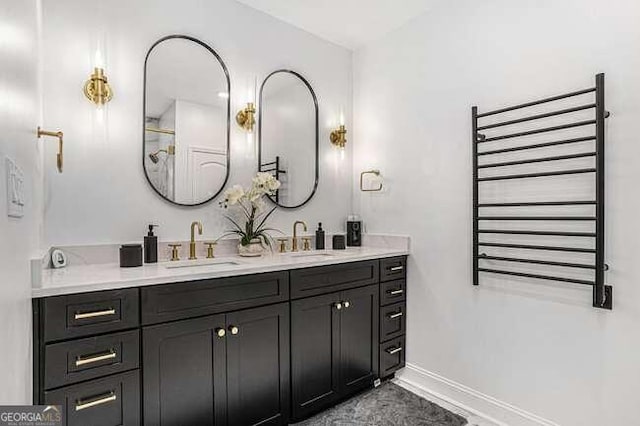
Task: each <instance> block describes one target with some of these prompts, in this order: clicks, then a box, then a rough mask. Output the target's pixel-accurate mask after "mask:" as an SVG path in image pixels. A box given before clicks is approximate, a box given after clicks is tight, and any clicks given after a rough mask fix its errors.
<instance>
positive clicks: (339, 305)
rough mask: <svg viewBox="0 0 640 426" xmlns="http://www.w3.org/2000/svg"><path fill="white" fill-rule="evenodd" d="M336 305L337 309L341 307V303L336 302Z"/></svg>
mask: <svg viewBox="0 0 640 426" xmlns="http://www.w3.org/2000/svg"><path fill="white" fill-rule="evenodd" d="M334 306H335V307H336V309H337V310H340V309H342V303H340V302H338V303H336V304H335V305H334Z"/></svg>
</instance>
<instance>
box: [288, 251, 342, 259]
mask: <svg viewBox="0 0 640 426" xmlns="http://www.w3.org/2000/svg"><path fill="white" fill-rule="evenodd" d="M289 256H290V257H297V258H304V259H327V258H330V257H334V256H336V253H332V252H326V251H321V252H308V253H304V252H303V253H291V254H290V255H289Z"/></svg>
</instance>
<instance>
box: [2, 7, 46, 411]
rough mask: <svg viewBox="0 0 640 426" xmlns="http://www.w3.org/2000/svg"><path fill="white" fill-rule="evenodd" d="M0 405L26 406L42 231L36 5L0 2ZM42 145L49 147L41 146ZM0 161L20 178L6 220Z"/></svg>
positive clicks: (29, 390)
mask: <svg viewBox="0 0 640 426" xmlns="http://www.w3.org/2000/svg"><path fill="white" fill-rule="evenodd" d="M0 10H2V13H0V129H1V131H0V342H2V344H1V345H0V346H1V347H2V350H1V351H0V377H1V378H2V379H0V404H2V405H7V404H30V403H31V350H32V348H31V333H32V331H31V281H30V275H29V259H30V258H31V257H32V256H33V255H35V254H37V252H38V241H39V236H40V234H41V226H42V205H41V201H40V200H41V197H42V173H41V160H40V149H39V148H40V147H41V144H42V142H39V141H38V140H37V138H36V135H35V133H36V127H37V126H38V124H39V122H38V121H39V101H40V99H39V97H38V57H37V54H38V28H39V18H38V16H39V2H37V1H35V0H29V1H27V0H2V1H0ZM46 143H50V142H49V141H47V142H46ZM5 156H6V157H9V158H11V159H12V160H13V161H14V162H15V163H16V164H17V165H18V166H19V167H20V168H21V169H22V171H23V172H24V174H25V179H26V180H25V190H26V192H25V195H26V196H25V215H24V217H22V218H19V219H18V218H8V217H7V213H6V212H7V193H6V185H7V183H6V170H5Z"/></svg>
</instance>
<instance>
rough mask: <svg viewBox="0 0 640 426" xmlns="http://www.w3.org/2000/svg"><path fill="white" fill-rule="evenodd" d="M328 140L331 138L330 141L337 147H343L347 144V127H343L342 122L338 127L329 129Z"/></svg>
mask: <svg viewBox="0 0 640 426" xmlns="http://www.w3.org/2000/svg"><path fill="white" fill-rule="evenodd" d="M329 140H331V143H332V144H334V145H335V146H337V147H338V148H344V147H345V145H346V144H347V129H346V128H345V126H344V124H341V125H340V127H339V128H337V129H335V130H332V131H331V134H330V135H329Z"/></svg>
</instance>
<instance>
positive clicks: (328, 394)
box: [33, 257, 406, 426]
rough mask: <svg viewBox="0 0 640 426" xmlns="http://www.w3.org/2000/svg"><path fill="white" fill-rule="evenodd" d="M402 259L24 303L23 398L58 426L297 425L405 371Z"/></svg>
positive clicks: (52, 298) (43, 299)
mask: <svg viewBox="0 0 640 426" xmlns="http://www.w3.org/2000/svg"><path fill="white" fill-rule="evenodd" d="M405 264H406V261H405V258H404V257H399V258H390V259H382V260H372V261H363V262H353V263H345V264H338V265H329V266H322V267H314V268H307V269H299V270H292V271H282V272H272V273H266V274H256V275H246V276H240V277H231V278H219V279H210V280H200V281H194V282H185V283H177V284H165V285H157V286H149V287H142V288H133V289H125V290H109V291H100V292H93V293H83V294H76V295H68V296H55V297H48V298H42V299H34V302H33V308H34V403H35V404H55V405H62V406H63V409H64V410H65V414H66V415H65V424H66V425H67V426H123V425H124V426H130V425H140V424H144V425H150V426H151V425H153V426H155V425H163V426H167V425H168V426H171V425H230V426H235V425H284V424H288V423H289V422H290V421H291V420H292V419H293V420H296V421H297V420H301V419H303V418H305V417H308V416H310V415H311V414H313V413H315V412H317V411H320V410H322V409H324V408H327V407H329V406H331V405H333V404H335V403H337V402H338V401H340V400H342V399H344V398H345V397H347V396H349V395H352V394H354V393H356V392H358V391H360V390H363V389H365V388H367V387H370V386H372V385H373V384H374V383H375V381H376V379H378V378H379V377H389V376H391V375H393V373H394V372H395V371H396V370H397V369H399V368H401V367H402V366H403V365H404V344H405V338H404V332H405V318H404V314H405V312H404V311H405V309H406V307H405V298H406V295H405V293H404V291H405V278H404V277H405V271H404V268H405ZM400 267H401V268H400ZM381 281H382V282H381ZM398 314H401V315H398Z"/></svg>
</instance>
